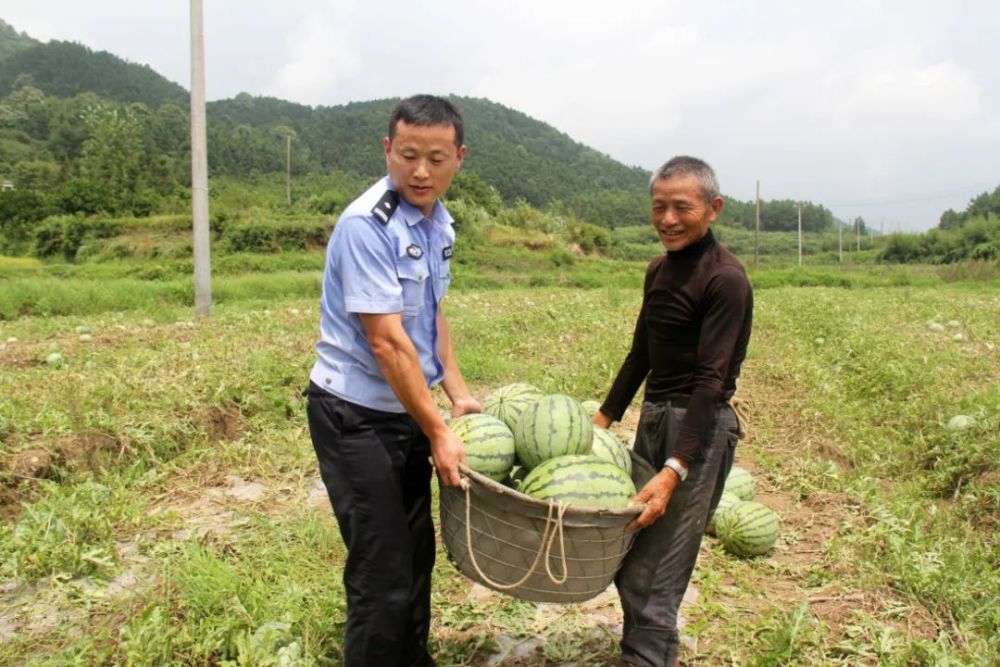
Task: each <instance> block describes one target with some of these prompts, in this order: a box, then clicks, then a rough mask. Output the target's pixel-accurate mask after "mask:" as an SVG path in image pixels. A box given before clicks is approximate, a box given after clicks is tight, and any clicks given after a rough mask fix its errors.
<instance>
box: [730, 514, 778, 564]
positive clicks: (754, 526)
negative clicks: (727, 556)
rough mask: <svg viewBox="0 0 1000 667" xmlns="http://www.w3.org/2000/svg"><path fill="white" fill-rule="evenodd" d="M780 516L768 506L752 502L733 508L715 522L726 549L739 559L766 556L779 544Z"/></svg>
mask: <svg viewBox="0 0 1000 667" xmlns="http://www.w3.org/2000/svg"><path fill="white" fill-rule="evenodd" d="M779 523H780V520H779V519H778V514H777V513H776V512H775V511H774V510H772V509H771V508H770V507H768V506H767V505H764V504H762V503H758V502H754V501H749V502H744V503H738V504H735V505H730V506H729V507H728V508H726V509H725V510H724V511H723V512H722V513H721V514H719V517H718V519H717V520H716V522H715V532H716V534H717V535H718V536H719V540H721V541H722V546H723V547H724V548H725V550H726V551H728V552H729V553H731V554H733V555H736V556H760V555H762V554H766V553H767V552H768V551H770V550H771V549H772V548H774V543H775V542H777V540H778V526H779Z"/></svg>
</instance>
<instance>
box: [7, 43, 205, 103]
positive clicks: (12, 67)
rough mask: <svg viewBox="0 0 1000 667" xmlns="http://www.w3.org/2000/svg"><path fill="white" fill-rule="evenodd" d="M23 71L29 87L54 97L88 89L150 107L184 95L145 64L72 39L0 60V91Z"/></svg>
mask: <svg viewBox="0 0 1000 667" xmlns="http://www.w3.org/2000/svg"><path fill="white" fill-rule="evenodd" d="M25 75H26V76H28V77H30V80H31V82H32V85H33V86H35V87H37V88H38V89H40V90H42V91H43V92H44V93H45V94H46V95H52V96H54V97H73V96H74V95H78V94H79V93H82V92H93V93H95V94H97V95H99V96H100V97H105V98H110V99H113V100H119V101H128V102H143V103H145V104H149V105H151V106H157V105H159V104H163V103H164V102H174V103H179V104H185V103H186V98H187V94H186V92H185V91H184V89H183V88H181V87H180V86H179V85H177V84H176V83H173V82H171V81H168V80H167V79H165V78H163V77H162V76H160V75H159V74H157V73H156V72H154V71H153V70H152V69H151V68H150V67H149V66H148V65H138V64H135V63H129V62H126V61H124V60H122V59H120V58H118V57H116V56H114V55H112V54H110V53H108V52H106V51H92V50H91V49H89V48H87V47H86V46H83V45H82V44H76V43H73V42H62V41H58V40H52V41H50V42H48V43H45V44H35V45H32V46H30V47H27V48H21V49H19V50H17V51H16V52H15V53H13V54H11V55H10V56H9V57H7V58H4V59H3V60H0V95H2V94H7V93H9V92H10V91H11V90H13V89H14V84H15V82H17V80H18V78H19V77H23V76H25Z"/></svg>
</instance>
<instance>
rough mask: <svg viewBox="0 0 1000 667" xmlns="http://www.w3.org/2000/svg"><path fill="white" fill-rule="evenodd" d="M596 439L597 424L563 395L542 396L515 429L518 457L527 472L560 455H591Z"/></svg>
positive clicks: (573, 400) (575, 402)
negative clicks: (595, 425)
mask: <svg viewBox="0 0 1000 667" xmlns="http://www.w3.org/2000/svg"><path fill="white" fill-rule="evenodd" d="M593 440H594V425H593V424H591V423H590V419H589V418H588V417H587V413H586V411H584V409H583V406H581V405H580V403H579V402H578V401H577V400H576V399H573V398H570V397H569V396H565V395H563V394H552V395H550V396H543V397H542V398H540V399H538V400H537V401H535V402H534V403H532V404H531V405H529V406H528V407H526V408H525V409H524V412H522V413H521V418H520V419H518V420H517V426H515V427H514V447H515V449H516V451H517V458H518V460H519V461H520V462H521V465H523V466H525V467H526V468H528V469H531V468H534V467H535V466H537V465H538V464H540V463H541V462H542V461H546V460H548V459H554V458H555V457H557V456H566V455H567V454H589V453H590V447H591V445H592V443H593Z"/></svg>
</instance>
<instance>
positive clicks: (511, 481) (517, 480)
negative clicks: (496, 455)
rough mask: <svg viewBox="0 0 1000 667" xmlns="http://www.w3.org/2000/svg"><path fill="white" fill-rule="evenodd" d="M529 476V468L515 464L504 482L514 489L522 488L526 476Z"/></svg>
mask: <svg viewBox="0 0 1000 667" xmlns="http://www.w3.org/2000/svg"><path fill="white" fill-rule="evenodd" d="M527 476H528V469H527V468H525V467H524V466H514V467H513V468H511V469H510V474H509V475H507V477H506V479H504V482H503V483H504V484H506V485H507V486H509V487H510V488H512V489H520V488H521V485H522V484H523V483H524V478H525V477H527Z"/></svg>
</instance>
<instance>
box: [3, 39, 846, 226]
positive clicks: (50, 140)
mask: <svg viewBox="0 0 1000 667" xmlns="http://www.w3.org/2000/svg"><path fill="white" fill-rule="evenodd" d="M0 54H6V57H0V177H2V178H5V179H10V180H11V181H12V182H13V183H14V187H15V188H17V189H18V190H21V191H22V194H21V195H20V196H22V197H24V198H25V201H28V199H30V198H31V197H29V196H28V195H26V194H24V193H23V191H31V192H34V193H35V194H34V195H32V196H37V197H39V198H40V199H39V200H40V201H41V200H44V201H45V202H47V203H48V204H49V205H51V208H52V210H54V211H56V212H84V213H91V212H96V211H103V212H109V213H126V212H127V213H135V214H141V213H143V212H146V211H148V212H155V211H157V210H164V208H165V207H166V208H170V206H173V207H176V206H177V203H178V197H181V198H183V192H184V191H185V190H186V188H187V185H188V180H189V159H190V158H189V155H190V147H189V130H188V110H187V92H186V91H185V90H184V89H183V88H182V87H181V86H179V85H177V84H175V83H172V82H170V81H168V80H167V79H165V78H163V77H162V76H160V75H159V74H157V73H156V72H155V71H153V70H152V69H151V68H149V67H147V66H144V65H137V64H134V63H129V62H127V61H124V60H122V59H120V58H118V57H116V56H114V55H112V54H110V53H107V52H103V51H101V52H95V51H92V50H91V49H89V48H87V47H85V46H82V45H80V44H74V43H69V42H57V41H53V42H49V43H47V44H42V43H39V42H37V41H35V40H33V39H31V38H30V37H28V36H27V35H24V34H23V33H18V32H17V31H16V30H15V29H14V28H12V27H11V26H9V25H7V24H4V23H0ZM452 100H453V101H454V102H455V103H456V105H457V106H458V107H459V108H460V109H461V110H462V112H463V114H464V116H465V119H466V143H467V144H468V146H469V156H468V159H467V160H466V164H465V167H464V169H463V171H464V172H465V179H464V180H465V183H464V185H465V186H466V187H471V188H477V187H478V186H477V185H475V183H480V184H485V185H488V186H491V187H492V188H494V189H495V190H496V191H497V193H498V194H499V195H500V197H501V198H502V199H503V200H504V201H505V202H506V203H507V204H508V205H513V204H515V203H517V202H518V201H525V202H527V203H528V204H530V205H531V206H534V207H537V208H546V209H551V210H554V211H556V212H558V213H560V214H568V215H571V216H573V217H576V218H578V219H580V220H583V221H585V222H590V223H593V224H597V225H600V226H603V227H606V228H616V227H621V226H627V225H634V224H644V223H645V222H646V215H647V214H646V208H647V206H648V202H647V194H646V187H647V179H648V172H647V171H645V170H644V169H640V168H638V167H632V166H627V165H624V164H622V163H621V162H618V161H617V160H614V159H613V158H611V157H610V156H608V155H605V154H603V153H601V152H599V151H596V150H594V149H592V148H590V147H588V146H585V145H583V144H581V143H580V142H578V141H575V140H574V139H572V138H571V137H570V136H568V135H566V134H565V133H563V132H560V131H559V130H558V129H556V128H554V127H552V126H551V125H548V124H546V123H543V122H540V121H538V120H536V119H533V118H531V117H529V116H527V115H526V114H524V113H522V112H520V111H517V110H514V109H510V108H508V107H506V106H504V105H502V104H498V103H496V102H492V101H490V100H487V99H482V98H472V97H461V96H454V97H452ZM396 101H397V100H396V99H383V100H373V101H362V102H352V103H349V104H344V105H340V106H330V107H310V106H307V105H303V104H297V103H294V102H289V101H286V100H281V99H276V98H273V97H262V96H254V95H251V94H248V93H241V94H239V95H237V96H236V97H234V98H232V99H227V100H220V101H216V102H212V103H210V104H209V105H208V158H209V171H210V176H226V177H232V178H235V179H245V180H247V181H248V182H253V180H254V179H256V178H258V177H259V176H261V175H264V174H275V173H284V172H285V169H286V152H285V147H286V141H287V139H286V137H288V136H291V137H292V142H291V172H292V176H293V179H301V178H303V177H305V176H309V175H318V174H330V173H335V172H344V173H346V174H353V175H356V176H360V177H363V178H365V179H370V178H375V177H377V176H379V175H381V174H382V173H384V169H385V163H384V158H383V156H382V152H381V138H382V136H384V134H385V132H386V127H385V124H386V120H387V117H388V115H389V110H390V109H391V107H392V105H393V104H394V103H395V102H396ZM170 202H173V203H172V204H171V203H170ZM795 208H796V204H795V203H794V202H791V201H775V202H762V206H761V223H762V224H761V227H762V229H763V230H765V231H777V230H785V231H787V230H794V229H795V227H796V224H797V216H796V210H795ZM36 210H41V208H38V207H36ZM754 222H755V212H754V205H753V204H752V203H750V202H740V201H736V200H730V199H727V204H726V209H725V211H724V212H723V214H722V216H721V218H720V220H719V224H722V225H730V226H734V227H743V228H746V229H752V228H753V226H754ZM833 226H834V222H833V216H832V215H831V214H830V211H829V210H827V209H826V208H824V207H823V206H820V205H814V204H808V203H807V204H805V205H804V206H803V227H804V229H806V230H807V231H819V230H824V229H831V228H833Z"/></svg>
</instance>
